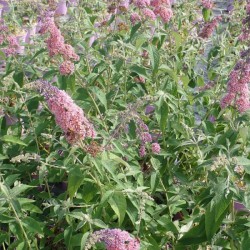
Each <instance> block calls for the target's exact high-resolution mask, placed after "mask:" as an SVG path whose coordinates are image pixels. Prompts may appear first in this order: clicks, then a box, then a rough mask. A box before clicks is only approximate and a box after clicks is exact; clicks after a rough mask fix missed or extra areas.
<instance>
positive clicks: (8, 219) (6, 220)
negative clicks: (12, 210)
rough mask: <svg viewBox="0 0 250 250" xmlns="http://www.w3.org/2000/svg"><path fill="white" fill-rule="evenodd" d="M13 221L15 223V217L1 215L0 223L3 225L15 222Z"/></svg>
mask: <svg viewBox="0 0 250 250" xmlns="http://www.w3.org/2000/svg"><path fill="white" fill-rule="evenodd" d="M13 221H15V218H14V217H9V216H7V215H4V214H0V222H1V223H10V222H13Z"/></svg>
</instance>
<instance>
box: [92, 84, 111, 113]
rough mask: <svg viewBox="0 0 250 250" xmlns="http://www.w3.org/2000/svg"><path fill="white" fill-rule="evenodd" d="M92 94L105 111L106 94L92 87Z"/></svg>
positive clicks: (106, 107)
mask: <svg viewBox="0 0 250 250" xmlns="http://www.w3.org/2000/svg"><path fill="white" fill-rule="evenodd" d="M92 92H93V94H94V95H96V96H97V98H98V99H99V101H100V102H101V104H102V105H103V106H104V107H105V109H106V110H107V109H108V106H107V98H106V94H105V93H104V92H103V91H102V90H101V89H99V88H98V87H96V86H95V87H94V88H93V89H92Z"/></svg>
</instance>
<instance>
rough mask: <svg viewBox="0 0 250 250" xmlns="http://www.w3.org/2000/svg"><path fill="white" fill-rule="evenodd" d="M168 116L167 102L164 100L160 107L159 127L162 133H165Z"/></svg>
mask: <svg viewBox="0 0 250 250" xmlns="http://www.w3.org/2000/svg"><path fill="white" fill-rule="evenodd" d="M167 118H168V104H167V102H166V101H165V100H164V101H163V103H162V104H161V107H160V128H161V131H162V133H165V130H166V126H167Z"/></svg>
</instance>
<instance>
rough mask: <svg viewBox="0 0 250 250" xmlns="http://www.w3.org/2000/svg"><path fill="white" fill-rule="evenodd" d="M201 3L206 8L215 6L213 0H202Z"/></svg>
mask: <svg viewBox="0 0 250 250" xmlns="http://www.w3.org/2000/svg"><path fill="white" fill-rule="evenodd" d="M201 5H202V6H203V8H205V9H212V8H213V6H214V3H213V1H212V0H202V1H201Z"/></svg>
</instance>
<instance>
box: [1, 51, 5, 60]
mask: <svg viewBox="0 0 250 250" xmlns="http://www.w3.org/2000/svg"><path fill="white" fill-rule="evenodd" d="M0 60H4V61H5V60H6V56H5V54H4V52H3V51H2V50H0Z"/></svg>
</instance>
